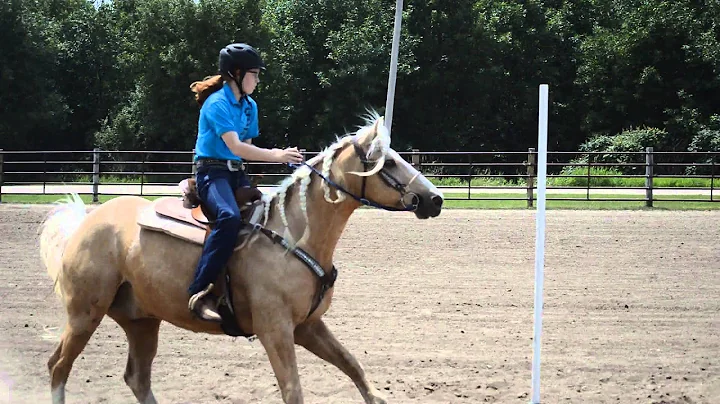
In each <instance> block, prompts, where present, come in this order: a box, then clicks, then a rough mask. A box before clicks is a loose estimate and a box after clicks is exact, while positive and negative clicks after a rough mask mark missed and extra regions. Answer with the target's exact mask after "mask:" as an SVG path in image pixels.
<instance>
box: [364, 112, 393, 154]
mask: <svg viewBox="0 0 720 404" xmlns="http://www.w3.org/2000/svg"><path fill="white" fill-rule="evenodd" d="M360 135H361V136H360V139H359V143H360V144H361V145H363V148H364V149H365V150H366V151H367V154H366V156H365V157H366V158H367V159H368V160H378V159H380V158H381V157H382V156H384V155H385V154H386V153H387V151H388V150H389V149H390V132H388V130H387V128H386V127H385V119H384V118H383V117H378V118H377V119H375V122H374V123H373V124H372V125H370V126H366V127H365V130H364V131H362V132H361V134H360Z"/></svg>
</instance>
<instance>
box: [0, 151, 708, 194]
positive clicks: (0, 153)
mask: <svg viewBox="0 0 720 404" xmlns="http://www.w3.org/2000/svg"><path fill="white" fill-rule="evenodd" d="M4 162H5V154H4V153H3V149H0V203H2V186H3V163H4ZM711 194H712V192H711Z"/></svg>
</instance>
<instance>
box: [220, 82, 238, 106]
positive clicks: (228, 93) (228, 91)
mask: <svg viewBox="0 0 720 404" xmlns="http://www.w3.org/2000/svg"><path fill="white" fill-rule="evenodd" d="M223 93H224V94H225V98H227V100H228V101H230V103H231V104H235V105H240V101H238V100H237V98H235V94H233V91H232V88H230V84H228V83H225V84H223ZM240 99H242V97H240Z"/></svg>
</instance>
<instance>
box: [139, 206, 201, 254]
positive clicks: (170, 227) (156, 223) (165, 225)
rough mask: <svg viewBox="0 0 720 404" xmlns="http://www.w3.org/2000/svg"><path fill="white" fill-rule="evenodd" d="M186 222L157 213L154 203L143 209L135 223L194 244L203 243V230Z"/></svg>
mask: <svg viewBox="0 0 720 404" xmlns="http://www.w3.org/2000/svg"><path fill="white" fill-rule="evenodd" d="M181 206H182V202H181ZM188 213H189V211H188ZM188 223H189V222H185V221H179V220H175V219H171V218H169V217H165V216H162V215H160V214H158V213H157V212H156V205H155V204H153V205H150V206H149V207H147V208H145V209H143V210H142V211H141V212H140V215H139V216H138V220H137V224H138V225H140V227H143V228H145V229H148V230H154V231H159V232H163V233H165V234H168V235H171V236H173V237H177V238H179V239H182V240H185V241H189V242H191V243H194V244H198V245H203V244H204V243H205V230H204V229H201V228H200V227H197V226H196V225H191V224H188Z"/></svg>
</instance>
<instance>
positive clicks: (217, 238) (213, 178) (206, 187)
mask: <svg viewBox="0 0 720 404" xmlns="http://www.w3.org/2000/svg"><path fill="white" fill-rule="evenodd" d="M195 179H196V181H197V189H198V195H199V196H200V199H202V201H203V203H204V205H205V207H206V209H207V210H208V213H210V214H212V215H213V216H215V223H216V224H215V228H214V229H213V230H212V232H210V235H209V236H208V238H207V240H206V241H205V244H204V246H203V250H202V256H201V257H200V261H199V262H198V264H197V268H196V269H195V279H194V280H193V283H192V284H191V285H190V288H188V292H190V295H191V296H192V295H194V294H195V293H198V292H200V291H202V290H203V289H205V288H206V287H207V285H209V284H210V283H213V282H215V280H216V279H217V277H218V275H219V274H220V272H221V270H222V269H223V268H224V267H225V265H227V261H228V259H229V258H230V256H231V255H232V253H233V249H234V248H235V243H236V242H237V237H238V232H239V231H240V225H241V219H240V208H239V207H238V206H237V202H235V190H236V189H238V188H239V187H249V186H250V181H248V179H247V176H245V173H244V172H243V171H229V170H228V169H226V168H223V167H207V168H206V167H203V168H201V169H198V171H197V174H196V175H195Z"/></svg>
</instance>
